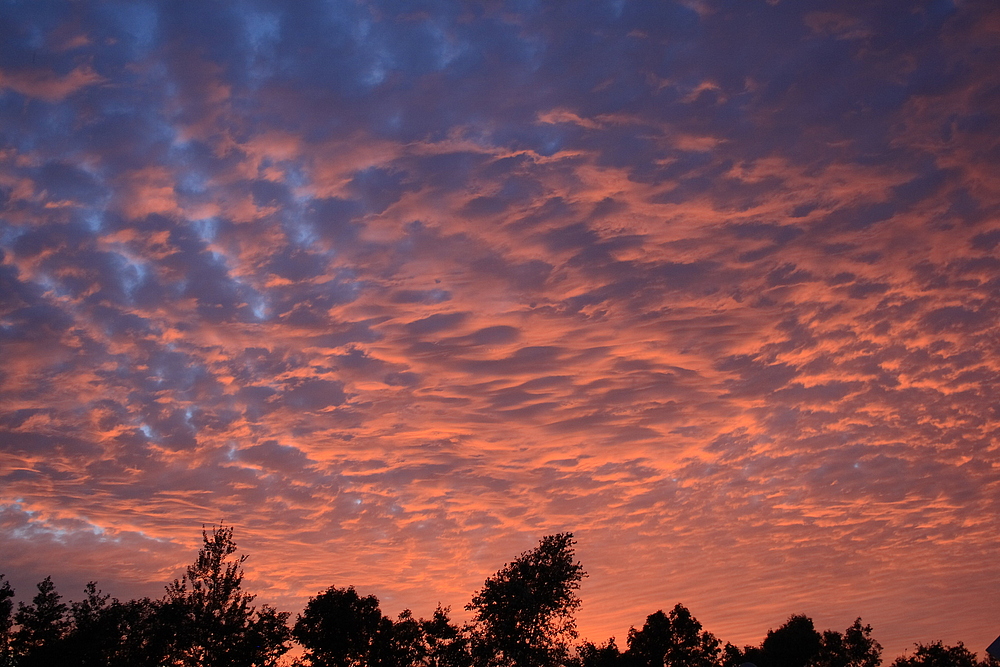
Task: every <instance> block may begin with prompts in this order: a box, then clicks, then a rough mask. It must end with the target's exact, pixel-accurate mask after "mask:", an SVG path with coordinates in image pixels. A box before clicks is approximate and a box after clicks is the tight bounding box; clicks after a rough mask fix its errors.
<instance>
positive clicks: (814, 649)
mask: <svg viewBox="0 0 1000 667" xmlns="http://www.w3.org/2000/svg"><path fill="white" fill-rule="evenodd" d="M822 645H823V637H822V636H821V635H820V634H819V632H817V631H816V627H815V626H814V625H813V621H812V619H811V618H809V617H808V616H805V615H803V614H795V615H792V616H790V617H789V618H788V620H787V621H785V624H784V625H782V626H781V627H780V628H778V629H777V630H768V631H767V636H766V637H765V638H764V641H763V642H762V643H761V645H760V647H759V648H752V647H748V649H747V651H746V652H745V654H744V660H748V661H750V662H752V663H754V664H755V665H757V667H809V666H810V665H812V664H813V663H814V662H815V661H816V660H817V659H818V658H819V656H820V650H821V649H822Z"/></svg>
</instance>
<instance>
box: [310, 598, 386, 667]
mask: <svg viewBox="0 0 1000 667" xmlns="http://www.w3.org/2000/svg"><path fill="white" fill-rule="evenodd" d="M383 620H388V619H384V618H383V616H382V611H381V610H380V609H379V606H378V598H377V597H375V596H374V595H368V596H365V597H361V596H360V595H358V593H357V591H355V590H354V587H353V586H349V587H347V588H337V587H336V586H331V587H330V588H328V589H326V590H325V591H323V592H322V593H320V594H319V595H317V596H316V597H313V598H311V599H310V600H309V602H308V603H307V604H306V607H305V610H304V611H303V612H302V613H301V614H300V615H299V618H298V620H297V621H296V622H295V627H294V629H293V630H292V634H293V635H294V637H295V639H296V640H298V642H299V643H300V644H302V646H303V647H304V648H305V650H306V653H305V655H306V659H307V660H308V661H309V664H310V665H313V666H314V667H360V666H363V665H367V664H368V662H369V659H370V658H371V655H372V649H373V647H374V646H375V643H376V641H377V637H378V634H379V630H380V628H381V627H382V625H383Z"/></svg>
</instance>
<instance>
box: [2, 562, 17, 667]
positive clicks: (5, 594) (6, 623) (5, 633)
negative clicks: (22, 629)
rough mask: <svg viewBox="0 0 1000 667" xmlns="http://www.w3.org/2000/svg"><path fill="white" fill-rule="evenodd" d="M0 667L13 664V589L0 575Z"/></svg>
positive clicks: (7, 666)
mask: <svg viewBox="0 0 1000 667" xmlns="http://www.w3.org/2000/svg"><path fill="white" fill-rule="evenodd" d="M0 582H2V583H0V667H9V666H10V665H12V664H13V662H14V654H13V647H12V646H11V640H12V639H13V629H14V589H13V588H11V586H10V582H9V581H6V580H5V578H4V575H2V574H0Z"/></svg>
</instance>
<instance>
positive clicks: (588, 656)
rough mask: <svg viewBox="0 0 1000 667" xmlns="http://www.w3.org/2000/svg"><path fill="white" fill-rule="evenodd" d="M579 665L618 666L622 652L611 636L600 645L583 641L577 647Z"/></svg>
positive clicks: (588, 666)
mask: <svg viewBox="0 0 1000 667" xmlns="http://www.w3.org/2000/svg"><path fill="white" fill-rule="evenodd" d="M577 656H578V658H579V660H580V667H618V666H619V665H621V664H622V654H621V651H619V650H618V645H617V644H615V638H614V637H612V638H611V639H609V640H608V641H606V642H604V643H603V644H601V645H597V644H594V643H592V642H587V641H585V642H583V644H581V645H580V647H579V648H578V649H577Z"/></svg>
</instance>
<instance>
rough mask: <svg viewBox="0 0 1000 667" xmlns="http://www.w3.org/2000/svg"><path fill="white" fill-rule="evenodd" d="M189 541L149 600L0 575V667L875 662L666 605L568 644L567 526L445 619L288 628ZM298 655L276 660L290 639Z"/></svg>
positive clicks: (228, 568) (235, 568)
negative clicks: (745, 641)
mask: <svg viewBox="0 0 1000 667" xmlns="http://www.w3.org/2000/svg"><path fill="white" fill-rule="evenodd" d="M202 542H203V543H202V546H201V548H200V549H199V551H198V555H197V557H196V559H195V561H194V562H193V563H192V564H191V565H189V566H188V567H187V568H186V570H185V572H184V574H183V576H181V578H179V579H175V580H174V581H173V582H171V583H170V584H168V585H167V586H166V591H165V594H164V595H163V597H162V598H160V599H155V600H154V599H149V598H142V599H137V600H128V601H120V600H118V599H115V598H113V597H111V596H110V595H108V594H106V593H103V592H102V591H101V590H100V589H99V588H98V587H97V584H96V583H95V582H90V583H88V584H87V585H86V587H85V588H84V591H83V592H84V596H83V598H82V599H80V600H78V601H75V602H71V603H68V604H67V603H66V602H64V601H63V598H62V596H61V595H60V594H59V593H58V592H57V591H56V587H55V583H54V582H53V581H52V579H51V577H46V578H45V579H43V580H42V581H41V582H39V584H38V586H37V592H36V593H35V595H34V596H33V597H32V599H31V600H30V601H29V602H27V603H25V602H20V603H18V604H17V606H16V611H15V605H14V602H15V600H14V590H13V588H12V587H11V585H10V583H9V582H8V581H7V580H6V578H5V577H4V575H3V574H0V667H91V666H97V665H99V666H101V667H132V666H135V665H143V666H147V665H149V666H151V667H195V666H198V667H202V666H204V667H277V666H278V665H283V666H288V667H739V666H740V665H742V664H744V663H747V662H751V663H753V664H754V665H756V667H880V665H881V664H882V646H881V645H880V644H879V643H878V642H877V641H876V640H875V639H874V638H873V637H872V628H871V626H870V625H865V624H864V623H862V621H861V619H860V618H858V619H856V620H855V621H854V623H853V624H852V625H851V626H850V627H848V628H847V629H846V630H845V631H843V632H839V631H835V630H825V631H823V632H820V631H818V630H817V629H816V627H815V625H814V623H813V621H812V619H811V618H809V617H808V616H806V615H804V614H793V615H792V616H790V617H789V618H788V620H787V621H786V622H785V623H784V624H783V625H781V626H780V627H778V628H776V629H771V630H769V631H768V632H767V635H766V636H765V637H764V638H763V640H762V641H761V643H760V644H758V645H753V646H744V647H742V648H739V647H737V646H734V645H732V644H728V643H727V644H725V645H722V642H720V640H719V639H718V638H717V637H716V636H715V635H713V634H712V633H710V632H708V631H707V630H705V629H704V628H703V627H702V624H701V623H700V622H699V621H698V620H697V619H696V618H695V617H694V615H693V614H692V613H691V611H690V610H688V608H687V607H685V606H684V605H682V604H676V605H675V606H674V607H673V608H672V609H670V611H668V612H664V611H663V610H659V611H656V612H654V613H652V614H649V615H648V616H647V617H646V620H645V622H644V623H643V625H642V627H641V628H638V629H637V628H635V627H633V628H631V629H630V630H629V632H628V638H627V647H626V649H625V650H624V651H622V650H620V649H619V647H618V645H617V644H616V642H615V639H614V638H610V639H608V640H607V641H605V642H604V643H602V644H594V643H592V642H590V641H583V642H581V643H579V644H578V645H577V644H575V640H576V639H577V631H576V621H575V613H576V611H577V609H578V608H579V607H580V604H581V600H580V597H579V595H578V591H579V588H580V583H581V581H582V579H583V578H584V577H585V576H586V573H585V572H584V570H583V566H582V565H581V564H580V563H579V562H577V561H576V558H575V550H574V546H575V544H576V542H575V541H574V540H573V535H572V534H571V533H559V534H555V535H549V536H546V537H543V538H542V539H541V541H540V542H539V544H538V546H537V547H535V548H534V549H532V550H529V551H525V552H524V553H522V554H521V555H520V556H519V557H518V558H516V559H515V560H513V561H512V562H511V563H508V564H506V565H504V566H503V567H502V568H501V569H500V570H499V571H498V572H497V573H496V574H494V575H493V576H491V577H489V578H488V579H486V581H485V582H484V584H483V587H482V588H481V589H480V590H479V591H478V592H476V594H475V595H474V596H473V598H472V600H471V601H470V602H469V604H468V605H467V606H466V609H467V610H468V611H470V612H472V619H471V620H470V621H469V622H468V623H466V624H464V625H458V624H456V623H454V622H452V620H451V617H450V610H449V608H448V607H442V606H441V605H440V604H438V605H437V607H436V609H435V610H434V613H433V615H432V616H431V617H430V618H428V619H424V618H417V617H415V616H414V615H413V614H412V613H411V612H410V611H409V610H407V609H404V610H403V611H402V612H401V613H400V614H399V615H398V616H396V617H395V618H391V617H389V616H386V615H385V614H383V612H382V610H381V608H380V606H379V600H378V598H377V597H376V596H375V595H371V594H368V595H361V594H360V593H358V592H357V590H355V588H354V587H353V586H348V587H346V588H338V587H336V586H329V587H328V588H326V589H325V590H322V591H321V592H319V593H318V594H317V595H315V596H313V597H312V598H310V599H309V601H308V602H307V603H306V605H305V607H304V609H303V610H302V612H301V613H300V614H299V615H298V617H297V618H296V621H295V623H294V624H293V625H292V627H289V617H290V614H289V613H288V612H282V611H278V610H276V609H274V608H273V607H270V606H268V605H266V604H265V605H261V606H260V607H256V606H254V604H253V602H254V600H255V596H254V595H253V594H252V593H250V592H248V591H246V590H244V587H243V579H244V572H243V567H242V566H243V563H244V562H245V561H246V559H247V556H246V555H238V553H237V551H238V550H237V547H236V542H235V541H234V539H233V529H232V528H231V527H228V526H225V525H221V526H219V527H217V528H213V529H212V530H211V531H208V530H205V529H203V530H202ZM293 641H296V642H298V644H299V646H300V647H301V654H300V655H299V657H297V658H296V659H295V660H294V661H291V660H290V658H289V656H288V655H287V653H288V651H289V649H290V648H291V646H292V642H293ZM891 667H998V664H997V662H995V661H993V660H992V659H989V658H986V659H984V660H983V661H979V660H977V658H976V655H975V653H973V652H972V651H970V650H969V649H967V648H966V647H965V646H964V645H963V644H961V643H959V644H957V645H955V646H947V645H945V644H943V643H942V642H940V641H938V642H934V643H930V644H917V645H916V646H915V650H914V651H913V652H912V654H909V655H905V656H900V657H899V658H897V659H896V660H895V661H894V662H893V663H892V664H891Z"/></svg>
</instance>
